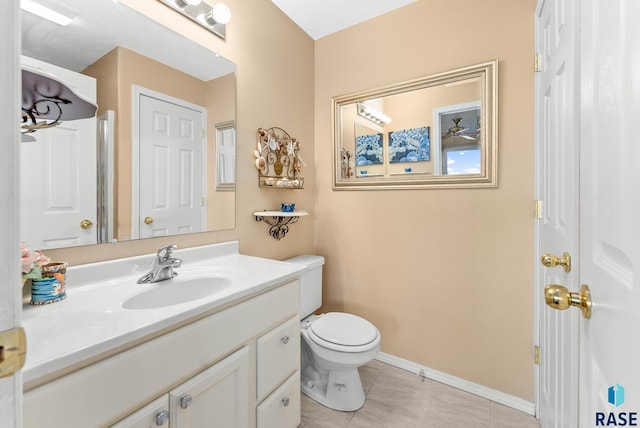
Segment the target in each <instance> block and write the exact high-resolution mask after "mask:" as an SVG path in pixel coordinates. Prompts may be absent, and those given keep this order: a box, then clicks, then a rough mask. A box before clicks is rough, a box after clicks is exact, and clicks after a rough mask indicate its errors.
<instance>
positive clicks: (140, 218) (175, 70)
mask: <svg viewBox="0 0 640 428" xmlns="http://www.w3.org/2000/svg"><path fill="white" fill-rule="evenodd" d="M38 3H40V4H41V5H43V6H45V7H48V8H50V9H53V10H55V11H56V12H58V13H59V14H61V15H63V16H66V17H68V18H70V22H68V23H67V24H65V25H60V24H59V23H54V22H51V21H49V20H46V19H43V18H41V17H39V16H38V15H36V14H34V13H32V12H27V11H25V10H22V11H21V25H22V54H23V57H22V59H21V62H22V68H23V70H37V71H38V73H41V74H45V75H51V76H52V77H55V78H56V80H58V81H61V82H62V83H64V84H65V85H66V86H68V87H70V88H72V89H73V90H75V91H76V92H77V93H78V94H79V95H81V96H82V97H84V98H86V99H88V100H91V101H93V102H94V103H96V104H97V105H98V111H97V117H94V118H90V119H82V120H77V121H76V120H74V121H68V122H64V121H63V122H62V124H60V125H58V126H55V127H52V128H49V129H43V130H37V131H35V132H33V133H27V134H23V137H22V142H21V143H20V146H21V177H20V180H21V218H22V227H21V239H22V240H23V241H25V242H26V243H27V244H28V245H29V246H30V247H32V248H35V249H37V248H41V249H49V248H62V247H70V246H77V245H89V244H96V243H105V242H114V241H123V240H131V239H140V238H146V237H155V236H167V235H174V234H183V233H197V232H203V231H211V230H222V229H232V228H234V227H235V205H236V201H235V124H236V77H235V76H236V65H235V64H234V63H232V62H231V61H229V60H227V59H225V58H223V57H221V56H219V55H218V54H217V53H215V52H212V51H211V50H209V49H207V48H205V47H203V46H201V45H199V44H197V43H195V42H193V41H191V40H189V39H187V38H185V37H183V36H182V35H180V34H178V33H176V32H174V31H172V30H170V29H168V28H166V27H164V26H163V25H161V24H159V23H157V22H155V21H153V20H151V19H150V18H148V17H146V16H144V15H142V14H140V13H139V12H137V11H135V10H133V9H131V8H129V7H127V6H126V5H123V4H121V3H119V2H114V1H108V0H104V1H86V0H38ZM219 168H224V171H218V169H219Z"/></svg>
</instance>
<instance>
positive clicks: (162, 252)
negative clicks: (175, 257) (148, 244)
mask: <svg viewBox="0 0 640 428" xmlns="http://www.w3.org/2000/svg"><path fill="white" fill-rule="evenodd" d="M177 248H178V246H177V245H176V244H168V245H163V246H162V247H160V248H158V257H162V258H165V259H166V258H169V257H171V254H173V251H174V250H175V249H177Z"/></svg>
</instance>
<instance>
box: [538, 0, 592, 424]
mask: <svg viewBox="0 0 640 428" xmlns="http://www.w3.org/2000/svg"><path fill="white" fill-rule="evenodd" d="M546 3H551V4H546ZM557 6H558V5H557V4H556V3H554V2H552V1H550V0H549V1H545V0H539V1H538V4H537V6H536V11H535V18H534V19H535V48H536V50H537V53H538V54H539V67H540V69H541V70H542V71H541V72H540V73H537V76H536V85H535V107H534V108H535V112H536V113H535V124H534V132H535V136H534V141H535V170H534V171H535V173H534V174H535V176H534V180H535V199H536V200H537V201H538V204H539V205H538V209H537V213H538V217H539V218H538V219H537V220H535V222H534V259H533V260H532V262H533V263H534V287H533V292H534V295H533V310H534V322H533V328H534V331H533V337H534V344H535V345H538V346H540V348H538V358H539V362H538V364H536V365H534V403H535V412H536V416H537V417H538V418H539V419H540V420H541V423H542V424H544V423H545V422H547V423H553V426H562V427H563V428H564V427H567V428H571V427H574V426H577V424H578V413H577V406H578V383H579V378H578V351H579V349H578V332H579V329H580V328H581V326H580V321H579V315H578V313H574V312H577V310H575V309H574V310H571V311H567V312H566V313H565V312H564V311H563V312H558V311H556V310H552V309H550V308H548V307H547V306H546V305H545V304H544V291H543V290H544V287H545V286H546V285H549V284H551V283H555V284H560V285H563V286H566V287H567V288H569V289H570V291H576V290H577V289H578V288H579V286H578V285H577V284H578V282H579V281H578V279H579V273H578V272H579V264H580V254H579V241H580V233H579V172H580V171H579V162H578V158H579V147H580V140H579V138H580V136H579V135H580V133H579V108H578V107H579V106H580V93H579V58H578V55H579V52H578V49H577V48H578V44H579V40H578V36H576V33H578V28H579V26H580V15H579V13H578V11H579V1H578V0H575V1H565V2H563V3H562V4H561V5H560V6H558V7H562V8H564V9H563V10H556V9H555V8H556V7H557ZM545 7H546V8H547V9H549V8H550V9H551V10H552V11H554V12H552V14H551V15H548V16H549V17H550V18H549V21H544V22H541V19H542V18H540V16H541V14H542V13H543V9H544V8H545ZM545 10H546V9H545ZM542 24H545V25H548V26H549V27H548V28H546V27H545V28H546V30H541V29H540V25H542ZM545 31H546V33H545ZM545 37H547V38H548V39H545ZM547 61H548V63H547ZM544 84H546V85H548V86H543V85H544ZM547 89H549V90H550V91H551V92H550V94H549V96H548V97H547V98H548V99H547V100H545V97H544V96H545V94H543V93H542V92H543V91H546V90H547ZM543 110H544V112H543ZM544 116H548V117H546V118H545V117H544ZM543 125H544V126H548V128H545V129H543V128H542V127H543ZM547 131H548V132H547ZM541 133H544V134H541ZM545 134H548V135H545ZM547 138H548V140H546V139H547ZM545 145H546V148H545ZM554 150H555V151H554ZM543 156H546V157H545V158H543ZM545 162H547V164H546V166H545ZM545 177H546V178H545ZM545 180H549V181H548V182H547V183H546V188H543V186H544V185H545ZM554 180H555V181H554ZM545 198H548V200H545ZM563 251H567V252H569V253H570V255H571V257H572V260H571V264H572V268H571V271H570V272H564V271H563V269H562V268H561V267H560V266H556V267H555V268H546V267H543V266H542V265H541V262H540V257H541V256H542V254H543V253H554V254H555V255H557V256H562V254H563ZM544 329H547V330H548V333H549V334H548V336H545V335H544V333H543V330H544ZM560 344H562V346H560ZM554 345H558V346H554ZM545 385H546V386H547V388H548V390H549V391H552V393H551V395H550V398H551V401H550V402H553V403H554V405H555V407H552V408H550V407H549V406H547V407H544V403H545V400H544V397H545V396H544V393H543V390H542V389H543V388H544V386H545ZM554 400H555V401H554ZM550 411H553V414H552V413H550ZM571 412H572V413H571ZM558 418H562V419H561V420H558ZM543 426H544V425H543Z"/></svg>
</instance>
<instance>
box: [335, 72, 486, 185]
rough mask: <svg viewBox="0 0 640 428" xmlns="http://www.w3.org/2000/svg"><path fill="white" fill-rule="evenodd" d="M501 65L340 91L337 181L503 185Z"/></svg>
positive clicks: (336, 183) (347, 183) (350, 183)
mask: <svg viewBox="0 0 640 428" xmlns="http://www.w3.org/2000/svg"><path fill="white" fill-rule="evenodd" d="M497 66H498V64H497V61H492V62H488V63H483V64H479V65H475V66H470V67H465V68H461V69H457V70H452V71H448V72H445V73H440V74H437V75H433V76H427V77H423V78H420V79H415V80H411V81H406V82H400V83H398V84H395V85H389V86H385V87H381V88H376V89H371V90H367V91H362V92H357V93H353V94H348V95H343V96H339V97H336V98H334V99H333V127H334V128H333V129H334V189H335V190H343V189H344V190H354V189H362V190H370V189H398V188H434V187H452V188H455V187H495V186H497V171H496V170H497V155H498V153H497Z"/></svg>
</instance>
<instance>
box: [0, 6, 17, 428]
mask: <svg viewBox="0 0 640 428" xmlns="http://www.w3.org/2000/svg"><path fill="white" fill-rule="evenodd" d="M19 18H20V1H19V0H9V1H5V2H3V4H2V13H0V29H1V30H0V31H1V32H2V37H0V58H2V61H0V93H2V94H3V97H2V101H0V144H2V146H3V147H2V156H0V198H2V201H3V203H2V204H0V216H1V217H2V219H3V221H1V222H0V236H1V237H2V239H0V257H2V260H5V261H8V262H7V263H0V278H3V280H2V281H0V294H1V295H2V298H1V299H0V331H5V330H10V329H12V328H14V327H17V326H19V325H21V318H22V312H21V306H22V288H21V287H20V283H21V281H20V268H19V266H20V255H19V254H20V237H19V234H20V227H19V226H20V223H19V214H20V213H19V206H20V194H19V190H20V186H19V183H18V180H19V168H20V162H19V161H20V159H19V156H20V146H19V144H20V131H19V129H18V126H17V124H18V122H17V120H16V119H17V118H19V117H20V105H21V101H20V100H21V92H22V89H21V88H22V85H21V78H20V76H21V72H20V19H19ZM0 426H2V427H7V428H20V427H22V372H21V371H18V372H17V373H16V374H14V375H13V376H11V377H6V378H2V379H0Z"/></svg>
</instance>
